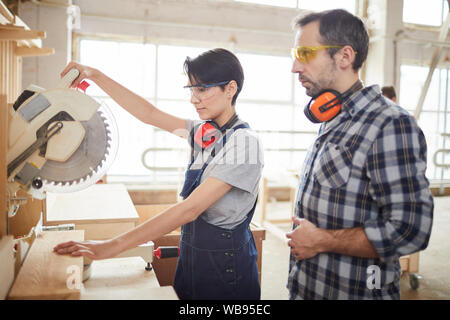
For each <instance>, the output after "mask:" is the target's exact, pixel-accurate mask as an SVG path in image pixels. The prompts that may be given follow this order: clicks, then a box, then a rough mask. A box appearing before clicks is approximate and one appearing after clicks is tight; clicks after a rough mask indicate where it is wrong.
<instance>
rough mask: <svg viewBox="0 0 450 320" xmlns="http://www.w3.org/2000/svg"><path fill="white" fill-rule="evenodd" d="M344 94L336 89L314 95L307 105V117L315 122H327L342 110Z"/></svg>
mask: <svg viewBox="0 0 450 320" xmlns="http://www.w3.org/2000/svg"><path fill="white" fill-rule="evenodd" d="M341 103H342V96H341V94H340V93H339V92H337V91H335V90H324V91H322V92H320V93H319V94H318V95H316V96H314V97H313V98H312V99H311V100H310V101H309V103H308V105H307V106H306V107H305V110H304V112H305V115H306V117H307V118H308V119H309V120H310V121H312V122H314V123H320V122H326V121H329V120H331V119H333V118H334V117H336V116H337V114H338V113H339V112H340V111H341Z"/></svg>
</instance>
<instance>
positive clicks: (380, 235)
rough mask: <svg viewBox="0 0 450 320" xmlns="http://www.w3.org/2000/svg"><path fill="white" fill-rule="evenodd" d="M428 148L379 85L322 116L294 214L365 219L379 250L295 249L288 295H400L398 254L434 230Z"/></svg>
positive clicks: (348, 221)
mask: <svg viewBox="0 0 450 320" xmlns="http://www.w3.org/2000/svg"><path fill="white" fill-rule="evenodd" d="M426 152H427V150H426V142H425V137H424V135H423V133H422V131H421V129H420V128H419V127H418V125H417V123H416V121H415V119H414V118H413V117H412V116H411V115H409V113H408V112H407V111H405V110H404V109H402V108H401V107H399V106H397V105H395V104H394V103H392V102H391V101H390V100H388V99H385V98H384V97H383V96H382V95H381V93H380V88H379V87H378V86H376V85H375V86H371V87H366V88H364V89H363V90H361V91H359V92H357V93H355V94H353V95H352V96H351V97H350V98H349V99H348V100H347V101H346V102H345V104H344V105H343V109H342V111H341V113H340V114H339V115H338V116H337V117H336V118H334V119H333V120H331V121H329V122H328V123H326V124H325V123H324V124H322V126H321V128H320V131H319V134H318V136H317V138H316V140H315V142H314V143H313V144H312V145H311V147H310V148H309V150H308V153H307V155H306V159H305V163H304V165H303V169H302V171H301V174H302V176H301V178H300V185H299V188H298V192H297V197H296V208H295V215H296V216H298V217H300V218H305V219H307V220H309V221H310V222H312V223H313V224H314V225H316V226H317V227H319V228H323V229H333V230H334V229H347V228H357V227H362V228H363V229H364V231H365V233H366V235H367V237H368V239H369V241H370V242H371V243H372V244H373V246H374V247H375V249H376V251H377V253H378V256H379V258H378V259H369V258H358V257H353V256H346V255H341V254H336V253H320V254H318V255H316V256H315V257H312V258H310V259H306V260H300V261H296V260H295V258H294V257H293V256H292V255H291V256H290V263H289V277H288V283H287V288H288V289H289V293H290V299H399V298H400V288H399V287H400V286H399V279H400V275H401V268H400V263H399V257H400V256H403V255H407V254H410V253H413V252H416V251H419V250H423V249H425V248H426V247H427V245H428V241H429V238H430V233H431V225H432V220H433V208H434V205H433V198H432V196H431V193H430V190H429V183H428V180H427V178H426V177H425V170H426V163H427V162H426ZM374 266H375V267H374ZM375 269H378V270H379V272H377V273H374V270H375ZM374 277H378V278H374ZM374 279H378V285H375V288H374V283H375V284H376V283H377V281H375V280H374ZM372 280H374V281H372ZM368 283H371V284H372V285H368Z"/></svg>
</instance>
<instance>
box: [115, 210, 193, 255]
mask: <svg viewBox="0 0 450 320" xmlns="http://www.w3.org/2000/svg"><path fill="white" fill-rule="evenodd" d="M196 213H197V212H196V210H195V208H194V207H193V206H191V205H190V203H189V202H188V201H183V202H180V203H177V204H175V205H173V206H171V207H169V208H167V209H166V210H164V211H163V212H161V213H160V214H158V215H157V216H155V217H153V218H151V219H149V220H147V221H146V222H144V223H142V224H141V225H139V226H137V227H136V228H134V229H132V230H130V231H128V232H126V233H123V234H121V235H119V236H117V237H115V238H113V239H112V240H111V241H112V242H113V243H114V246H115V247H116V250H118V253H117V254H119V253H120V252H123V251H126V250H128V249H131V248H134V247H136V246H138V245H140V244H143V243H146V242H148V241H153V240H156V239H159V238H161V237H162V236H164V235H165V234H168V233H170V232H171V231H173V230H175V229H177V228H178V227H180V226H182V225H184V224H186V223H189V222H190V221H192V220H194V219H195V217H196V216H198V214H196Z"/></svg>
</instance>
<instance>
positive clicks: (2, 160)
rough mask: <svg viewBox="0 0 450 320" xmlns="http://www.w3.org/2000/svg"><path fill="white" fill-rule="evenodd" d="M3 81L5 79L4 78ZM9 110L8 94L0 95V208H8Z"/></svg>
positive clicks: (2, 232) (1, 229)
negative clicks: (7, 152)
mask: <svg viewBox="0 0 450 320" xmlns="http://www.w3.org/2000/svg"><path fill="white" fill-rule="evenodd" d="M2 82H3V80H2ZM7 119H8V110H7V104H6V95H4V94H2V95H0V208H6V146H7V143H8V140H7V136H8V135H7V132H8V121H7ZM6 219H7V215H6V212H5V210H2V212H1V213H0V238H1V237H2V236H6V221H7V220H6Z"/></svg>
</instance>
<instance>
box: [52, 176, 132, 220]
mask: <svg viewBox="0 0 450 320" xmlns="http://www.w3.org/2000/svg"><path fill="white" fill-rule="evenodd" d="M138 221H139V216H138V214H137V212H136V209H135V208H134V205H133V202H132V201H131V198H130V196H129V195H128V192H127V189H126V188H125V186H124V185H123V184H94V185H92V186H90V187H89V188H86V189H84V190H81V191H78V192H71V193H67V194H65V193H60V194H55V193H47V199H46V212H45V216H44V225H56V224H63V223H75V224H76V223H84V224H88V223H111V222H121V223H122V222H134V223H136V224H137V223H138Z"/></svg>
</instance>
